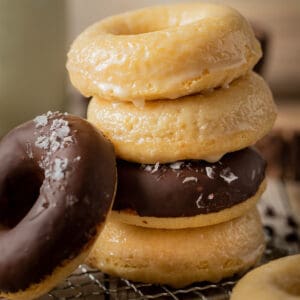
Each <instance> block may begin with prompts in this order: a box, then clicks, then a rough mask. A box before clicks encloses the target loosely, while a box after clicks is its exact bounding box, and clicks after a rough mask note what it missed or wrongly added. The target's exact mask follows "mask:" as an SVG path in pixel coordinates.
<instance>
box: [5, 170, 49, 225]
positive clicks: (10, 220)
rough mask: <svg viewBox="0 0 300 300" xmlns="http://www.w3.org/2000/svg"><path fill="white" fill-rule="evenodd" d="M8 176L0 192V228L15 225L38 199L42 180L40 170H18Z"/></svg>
mask: <svg viewBox="0 0 300 300" xmlns="http://www.w3.org/2000/svg"><path fill="white" fill-rule="evenodd" d="M15 173H16V174H15V175H14V176H11V177H8V179H7V180H6V183H5V186H4V187H3V192H2V193H0V199H1V201H0V228H2V229H3V228H9V229H10V228H13V227H15V226H16V225H17V224H18V223H19V222H20V221H21V220H22V219H23V218H24V217H25V216H26V214H27V213H28V212H29V211H30V209H31V208H32V207H33V205H34V203H35V202H36V200H37V199H38V196H39V191H40V187H41V185H42V182H43V180H44V178H43V174H42V173H41V172H40V171H31V172H28V171H26V170H24V169H23V170H20V171H18V172H15Z"/></svg>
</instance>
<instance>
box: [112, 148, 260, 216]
mask: <svg viewBox="0 0 300 300" xmlns="http://www.w3.org/2000/svg"><path fill="white" fill-rule="evenodd" d="M117 166H118V193H117V195H116V199H115V202H114V206H113V209H114V210H129V211H131V212H132V213H136V214H137V215H139V216H146V217H147V216H148V217H188V216H195V215H199V214H208V213H212V212H217V211H220V210H222V209H225V208H229V207H231V206H233V205H235V204H238V203H240V202H242V201H245V200H247V199H248V198H250V197H251V196H253V195H254V194H255V193H256V192H257V190H258V188H259V186H260V184H261V182H262V181H263V179H264V177H265V168H266V163H265V161H264V160H263V159H262V158H261V156H260V155H259V154H258V152H256V150H254V149H252V148H246V149H243V150H240V151H237V152H233V153H228V154H226V155H225V156H224V157H223V158H222V159H221V160H219V161H218V162H216V163H208V162H206V161H196V160H191V161H182V162H176V163H173V164H163V165H160V164H156V165H140V164H134V163H129V162H126V161H123V160H119V161H118V162H117Z"/></svg>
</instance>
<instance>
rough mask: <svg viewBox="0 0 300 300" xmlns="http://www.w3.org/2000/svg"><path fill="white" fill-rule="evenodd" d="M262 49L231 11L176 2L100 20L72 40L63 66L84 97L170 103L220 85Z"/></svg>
mask: <svg viewBox="0 0 300 300" xmlns="http://www.w3.org/2000/svg"><path fill="white" fill-rule="evenodd" d="M261 55H262V52H261V48H260V44H259V42H258V41H257V39H256V38H255V36H254V33H253V31H252V28H251V26H250V25H249V23H248V22H247V21H246V19H245V18H244V17H242V16H241V15H240V14H239V13H238V12H237V11H236V10H234V9H232V8H229V7H226V6H221V5H216V4H207V3H189V4H176V5H169V6H157V7H151V8H145V9H141V10H136V11H133V12H129V13H124V14H120V15H117V16H113V17H109V18H106V19H104V20H102V21H100V22H98V23H96V24H94V25H92V26H91V27H89V28H87V29H86V30H85V31H84V32H83V33H82V34H81V35H79V37H78V38H77V39H76V40H75V41H74V43H73V45H72V47H71V49H70V51H69V54H68V62H67V69H68V71H69V74H70V78H71V81H72V83H73V85H74V86H75V87H76V88H77V89H78V90H79V91H80V92H81V93H82V94H83V95H85V96H95V97H98V98H102V99H105V100H110V101H133V102H135V101H145V100H157V99H176V98H179V97H182V96H186V95H190V94H194V93H199V92H201V91H204V90H208V89H212V88H216V87H220V86H226V85H228V84H229V83H230V82H232V81H233V80H234V79H236V78H238V77H240V76H242V75H244V74H246V73H247V72H248V71H249V70H251V69H252V68H253V66H254V65H255V64H256V63H257V61H258V60H259V58H260V57H261Z"/></svg>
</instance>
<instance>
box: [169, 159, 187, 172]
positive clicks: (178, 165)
mask: <svg viewBox="0 0 300 300" xmlns="http://www.w3.org/2000/svg"><path fill="white" fill-rule="evenodd" d="M183 164H184V162H183V161H177V162H174V163H172V164H170V168H171V169H173V170H180V169H181V166H182V165H183Z"/></svg>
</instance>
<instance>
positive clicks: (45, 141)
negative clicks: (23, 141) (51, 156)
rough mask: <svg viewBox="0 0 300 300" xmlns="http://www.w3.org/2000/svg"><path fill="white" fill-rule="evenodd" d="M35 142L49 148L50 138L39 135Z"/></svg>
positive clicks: (45, 148) (43, 147)
mask: <svg viewBox="0 0 300 300" xmlns="http://www.w3.org/2000/svg"><path fill="white" fill-rule="evenodd" d="M34 144H35V146H36V147H38V148H40V149H44V150H47V149H48V147H49V138H48V137H47V136H45V135H41V136H38V137H37V139H36V141H35V143H34Z"/></svg>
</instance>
